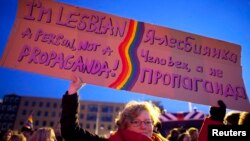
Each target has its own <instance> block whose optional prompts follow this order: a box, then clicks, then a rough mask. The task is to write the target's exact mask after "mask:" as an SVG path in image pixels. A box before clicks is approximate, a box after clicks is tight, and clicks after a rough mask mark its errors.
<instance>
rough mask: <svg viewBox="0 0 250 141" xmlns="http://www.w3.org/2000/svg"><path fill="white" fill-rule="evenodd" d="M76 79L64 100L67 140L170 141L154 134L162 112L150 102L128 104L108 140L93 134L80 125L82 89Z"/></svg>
mask: <svg viewBox="0 0 250 141" xmlns="http://www.w3.org/2000/svg"><path fill="white" fill-rule="evenodd" d="M83 85H84V84H83V83H82V81H81V79H80V78H79V77H75V78H74V79H73V80H72V83H71V84H70V87H69V89H68V91H67V92H66V94H65V95H64V96H63V99H62V116H61V120H60V122H61V132H62V137H63V138H64V140H65V141H167V139H165V138H164V137H162V136H161V135H160V134H158V133H155V132H153V129H154V126H155V125H156V124H157V123H158V122H159V115H160V110H159V108H158V107H156V106H155V105H153V104H152V103H150V102H145V101H144V102H138V101H131V102H129V103H128V104H127V105H126V106H125V108H124V109H123V111H121V112H120V113H119V115H118V117H117V119H116V124H117V127H118V130H117V131H115V132H114V133H112V134H111V135H110V137H109V138H108V139H106V138H104V137H100V136H98V135H96V134H92V133H90V132H88V131H87V130H85V129H83V128H81V127H80V126H79V120H78V108H79V95H78V90H79V89H80V88H81V87H82V86H83Z"/></svg>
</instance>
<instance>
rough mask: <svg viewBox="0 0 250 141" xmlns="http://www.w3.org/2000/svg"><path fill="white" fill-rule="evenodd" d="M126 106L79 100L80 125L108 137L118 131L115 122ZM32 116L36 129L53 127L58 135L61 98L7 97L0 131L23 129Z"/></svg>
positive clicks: (12, 95)
mask: <svg viewBox="0 0 250 141" xmlns="http://www.w3.org/2000/svg"><path fill="white" fill-rule="evenodd" d="M123 107H124V103H110V102H109V103H107V102H97V101H80V112H79V120H80V125H81V126H82V127H83V128H86V129H88V130H89V131H90V132H93V133H96V134H99V135H108V134H109V132H110V131H112V130H115V129H116V126H115V123H114V119H115V117H116V116H117V114H118V112H119V111H120V110H121V109H123ZM31 113H32V117H33V127H34V129H36V128H39V127H43V126H50V127H53V128H54V129H55V131H56V132H57V133H58V134H59V132H60V116H61V99H53V98H41V97H28V96H18V95H15V94H10V95H5V96H4V98H3V102H2V103H1V105H0V130H1V131H6V130H8V129H15V130H20V129H21V127H22V126H23V125H24V123H25V122H26V121H27V119H28V117H29V115H30V114H31ZM96 127H98V128H96Z"/></svg>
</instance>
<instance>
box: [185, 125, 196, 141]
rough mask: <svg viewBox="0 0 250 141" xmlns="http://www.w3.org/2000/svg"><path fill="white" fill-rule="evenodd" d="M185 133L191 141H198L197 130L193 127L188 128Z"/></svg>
mask: <svg viewBox="0 0 250 141" xmlns="http://www.w3.org/2000/svg"><path fill="white" fill-rule="evenodd" d="M187 133H188V134H189V135H190V137H191V141H197V140H198V135H199V130H198V129H197V128H195V127H189V128H188V129H187Z"/></svg>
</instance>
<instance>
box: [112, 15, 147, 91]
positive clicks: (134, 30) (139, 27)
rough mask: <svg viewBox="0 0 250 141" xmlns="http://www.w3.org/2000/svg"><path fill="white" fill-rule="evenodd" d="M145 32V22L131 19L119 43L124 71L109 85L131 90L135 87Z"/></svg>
mask: <svg viewBox="0 0 250 141" xmlns="http://www.w3.org/2000/svg"><path fill="white" fill-rule="evenodd" d="M143 33H144V23H143V22H137V21H134V20H130V22H129V29H128V33H127V35H126V37H125V39H124V40H123V41H122V42H121V44H120V45H119V54H120V57H121V61H122V71H121V73H120V75H119V76H118V78H117V79H116V80H115V81H114V82H113V83H112V84H110V85H109V87H111V88H116V89H123V90H131V89H132V88H133V86H134V84H135V82H136V81H137V79H138V76H139V71H140V62H139V59H138V57H137V49H138V46H139V45H140V43H141V40H142V37H143Z"/></svg>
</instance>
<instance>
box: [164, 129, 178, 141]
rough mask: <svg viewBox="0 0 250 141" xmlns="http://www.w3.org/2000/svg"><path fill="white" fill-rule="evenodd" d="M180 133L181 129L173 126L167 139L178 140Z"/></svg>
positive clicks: (170, 140)
mask: <svg viewBox="0 0 250 141" xmlns="http://www.w3.org/2000/svg"><path fill="white" fill-rule="evenodd" d="M179 135H180V131H179V129H178V128H173V129H171V130H170V132H169V134H168V135H167V137H166V138H167V139H168V140H169V141H177V140H178V137H179Z"/></svg>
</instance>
